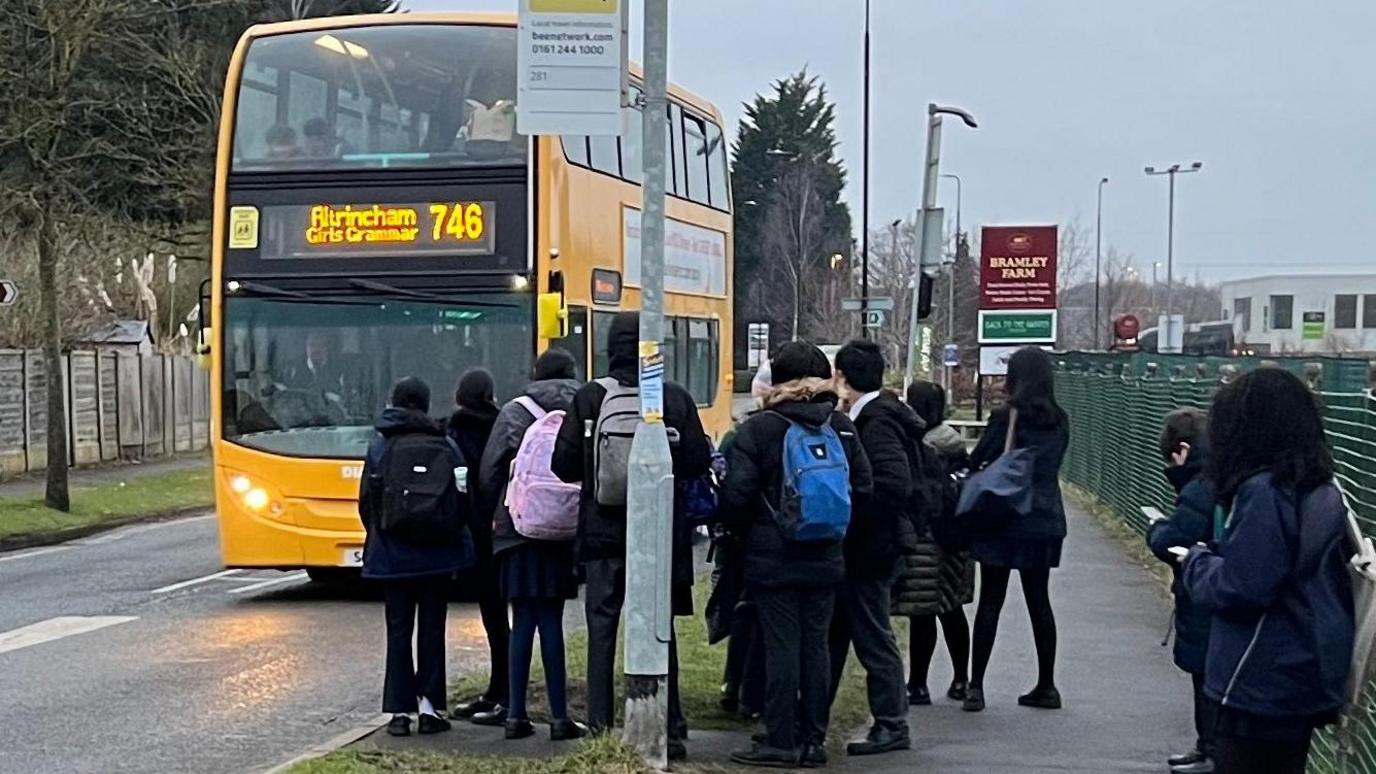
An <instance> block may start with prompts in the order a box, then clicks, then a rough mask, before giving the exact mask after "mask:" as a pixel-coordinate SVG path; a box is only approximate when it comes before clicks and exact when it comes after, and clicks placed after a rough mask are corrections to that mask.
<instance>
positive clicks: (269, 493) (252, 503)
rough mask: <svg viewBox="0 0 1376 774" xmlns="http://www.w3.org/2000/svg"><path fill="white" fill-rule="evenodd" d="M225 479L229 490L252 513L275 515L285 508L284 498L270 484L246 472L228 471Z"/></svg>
mask: <svg viewBox="0 0 1376 774" xmlns="http://www.w3.org/2000/svg"><path fill="white" fill-rule="evenodd" d="M225 480H226V483H227V484H228V486H229V491H230V492H232V493H233V494H234V498H235V499H237V500H238V501H239V504H240V505H242V506H243V507H244V509H245V510H247V511H250V512H252V513H270V514H272V515H273V516H276V515H278V514H280V513H281V512H282V510H283V506H282V498H281V497H280V496H279V495H277V494H276V493H275V492H274V491H273V488H272V487H271V486H270V485H266V484H262V483H259V482H257V481H254V480H253V479H252V478H250V477H249V476H247V475H246V474H244V473H239V472H237V471H226V472H225Z"/></svg>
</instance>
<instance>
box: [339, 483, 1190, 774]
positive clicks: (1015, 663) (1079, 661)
mask: <svg viewBox="0 0 1376 774" xmlns="http://www.w3.org/2000/svg"><path fill="white" fill-rule="evenodd" d="M1068 516H1069V522H1070V537H1069V539H1068V540H1067V543H1066V547H1065V556H1064V560H1063V564H1062V567H1061V569H1060V570H1058V571H1056V572H1055V573H1053V575H1052V592H1051V593H1052V602H1053V604H1054V605H1055V609H1056V615H1057V621H1058V624H1059V627H1060V654H1059V658H1058V673H1057V682H1058V683H1059V685H1060V688H1061V692H1062V694H1063V696H1064V698H1065V702H1066V707H1065V709H1063V710H1060V711H1058V712H1047V711H1041V710H1031V709H1025V708H1022V707H1019V706H1017V697H1018V694H1020V693H1022V692H1023V691H1025V690H1027V689H1029V688H1031V687H1032V684H1033V683H1034V682H1035V680H1036V660H1035V655H1034V651H1033V647H1032V634H1031V628H1030V624H1029V623H1028V619H1027V612H1026V607H1025V605H1024V603H1023V600H1022V593H1021V589H1020V587H1019V586H1018V584H1017V582H1016V581H1015V582H1014V583H1013V584H1011V586H1012V588H1010V589H1009V595H1008V601H1007V604H1006V605H1005V607H1004V612H1003V619H1002V621H1001V626H1000V631H999V639H998V642H997V644H996V645H995V648H994V657H993V662H992V663H991V665H990V670H989V674H988V675H987V677H986V680H985V692H986V698H987V700H988V709H987V710H985V712H983V713H981V714H968V713H965V712H962V711H961V710H960V708H959V706H958V705H957V704H955V703H954V702H950V701H947V700H946V699H945V698H944V692H945V688H946V685H947V684H948V682H949V680H950V674H951V673H950V662H949V661H948V660H947V659H946V656H945V646H944V645H941V646H939V647H938V655H937V658H936V659H935V662H934V664H933V667H932V676H931V680H932V688H933V691H934V693H938V694H941V695H942V697H941V698H938V699H937V701H936V704H935V705H934V706H931V707H920V708H914V709H913V710H912V711H911V713H910V715H909V720H910V723H911V724H912V730H913V738H914V741H915V746H914V749H913V750H912V751H910V752H904V753H896V754H892V755H885V756H879V757H875V758H862V759H855V758H851V759H847V758H845V757H844V756H839V757H837V756H833V760H832V764H831V766H830V770H832V771H840V772H865V774H909V773H910V772H914V771H932V772H941V773H942V774H999V772H1049V773H1052V772H1095V773H1096V774H1105V773H1109V772H1163V771H1166V764H1165V759H1166V757H1167V756H1168V755H1170V754H1171V753H1174V752H1179V751H1180V750H1182V749H1185V748H1186V747H1188V746H1189V745H1190V744H1192V743H1193V736H1192V724H1191V722H1190V683H1189V679H1188V677H1186V676H1185V675H1184V674H1183V673H1181V672H1180V671H1179V670H1177V669H1176V668H1175V667H1174V665H1173V664H1172V663H1171V659H1170V651H1169V648H1163V647H1161V638H1162V636H1163V634H1164V632H1165V630H1166V626H1167V624H1168V622H1169V619H1170V607H1169V603H1168V600H1167V599H1166V595H1165V593H1164V589H1162V587H1161V586H1160V584H1159V583H1158V581H1156V580H1155V579H1154V578H1152V577H1150V576H1149V575H1147V573H1146V572H1145V571H1143V569H1142V568H1141V567H1139V566H1137V565H1136V564H1134V563H1133V561H1132V560H1131V559H1129V557H1128V555H1127V554H1126V552H1125V550H1124V547H1123V546H1122V545H1121V544H1120V543H1118V542H1117V541H1116V540H1115V539H1114V538H1113V537H1111V536H1110V535H1109V534H1108V533H1107V532H1105V531H1104V529H1103V528H1102V527H1100V526H1099V524H1098V523H1097V522H1095V521H1094V520H1093V519H1092V518H1091V517H1090V516H1089V515H1087V514H1086V513H1084V512H1083V511H1081V510H1079V509H1077V508H1070V509H1069V513H1068ZM967 612H968V613H969V615H970V616H971V617H972V618H973V615H974V606H973V605H971V606H970V607H969V608H967ZM691 720H692V719H691V718H690V719H689V721H690V722H691ZM543 730H544V729H540V731H541V732H543ZM543 738H544V737H543V733H542V734H541V736H540V737H537V738H536V739H533V740H527V741H524V742H520V743H506V742H503V741H501V739H500V732H499V731H493V730H491V729H476V728H473V727H471V726H467V727H460V728H459V729H457V731H456V733H454V734H444V735H442V736H440V737H430V738H428V739H426V740H424V741H421V742H419V743H418V742H417V741H416V740H415V739H414V738H413V739H410V740H392V739H388V738H387V737H385V736H382V735H380V734H375V735H374V736H373V737H372V738H370V739H367V740H364V741H362V742H360V743H359V746H360V747H362V748H364V749H369V748H377V747H382V748H387V749H402V748H406V747H411V748H414V747H416V746H422V747H428V748H430V749H434V750H455V751H463V752H467V753H470V754H477V755H513V754H514V755H522V756H529V757H546V756H548V755H551V754H555V753H556V752H558V751H559V750H561V749H562V750H567V749H568V748H567V747H559V746H555V745H551V744H549V743H548V742H547V741H545V742H542V741H541V739H543ZM744 743H745V741H744V736H743V735H737V734H724V733H720V732H707V733H703V732H695V733H694V734H693V735H692V738H691V739H690V741H689V750H690V754H691V755H692V757H693V759H694V760H696V761H697V762H699V763H709V764H719V763H723V762H724V758H725V753H726V752H727V751H729V750H730V749H732V748H733V747H741V746H743V745H744ZM712 769H713V770H717V769H716V767H712Z"/></svg>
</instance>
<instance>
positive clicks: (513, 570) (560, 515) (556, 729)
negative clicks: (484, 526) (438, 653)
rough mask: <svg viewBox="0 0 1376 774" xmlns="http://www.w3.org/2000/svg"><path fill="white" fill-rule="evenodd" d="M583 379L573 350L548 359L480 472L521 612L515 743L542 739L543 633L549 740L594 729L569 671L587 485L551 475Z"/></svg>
mask: <svg viewBox="0 0 1376 774" xmlns="http://www.w3.org/2000/svg"><path fill="white" fill-rule="evenodd" d="M576 373H577V368H576V365H575V363H574V360H573V356H572V355H570V354H569V353H567V352H565V351H564V350H562V349H550V350H548V351H546V352H545V353H544V354H542V355H540V357H539V359H537V360H536V361H535V372H534V379H533V381H531V383H530V384H529V385H528V386H527V387H526V390H525V394H524V395H522V396H520V397H518V398H516V399H515V400H513V401H511V402H510V403H507V404H506V405H505V406H503V407H502V410H501V412H500V413H498V415H497V422H496V424H495V425H494V426H493V428H492V438H491V440H489V441H488V444H487V449H486V451H485V452H484V453H483V457H482V464H481V466H480V468H479V473H478V490H479V492H481V493H482V499H483V500H484V501H486V502H490V503H493V504H494V506H495V510H494V513H493V539H492V550H493V552H494V555H495V556H496V559H497V565H498V570H497V582H498V586H499V588H500V590H501V594H502V597H503V598H504V599H506V601H507V602H508V603H509V604H510V605H511V612H512V622H513V627H512V633H511V650H510V657H509V659H508V663H509V669H510V683H509V686H508V689H507V693H508V695H509V696H510V704H509V706H508V709H507V712H506V715H505V718H504V720H505V724H506V738H507V739H524V738H526V737H528V736H531V735H533V734H534V733H535V728H534V726H532V725H531V722H530V716H529V715H528V714H527V711H526V692H527V686H528V683H529V682H530V660H531V655H532V653H533V649H534V644H535V635H536V633H537V632H538V633H539V635H540V658H541V660H542V661H543V662H544V666H545V683H546V685H547V689H548V693H549V711H550V718H551V720H552V722H551V725H550V738H551V739H553V740H555V741H562V740H565V739H577V738H578V737H581V736H583V735H584V734H585V733H586V730H585V729H584V728H583V727H582V726H581V725H580V724H578V723H576V722H574V721H572V720H571V719H570V718H569V713H568V690H567V676H566V673H565V667H564V629H563V627H564V603H565V601H566V600H569V599H573V598H575V597H576V596H577V595H578V583H577V581H576V579H575V576H574V564H573V538H574V536H575V535H576V534H577V530H578V500H579V488H578V487H577V486H576V485H570V484H565V483H563V482H562V481H559V480H558V479H557V478H555V476H554V474H553V473H552V472H551V471H550V459H551V457H552V453H553V451H554V439H555V437H556V436H557V434H558V432H559V428H560V427H561V426H562V425H563V422H564V420H565V417H566V412H567V411H568V409H569V406H570V405H572V403H573V396H574V394H575V393H577V392H578V388H579V386H580V385H579V383H578V381H577V379H575V375H576Z"/></svg>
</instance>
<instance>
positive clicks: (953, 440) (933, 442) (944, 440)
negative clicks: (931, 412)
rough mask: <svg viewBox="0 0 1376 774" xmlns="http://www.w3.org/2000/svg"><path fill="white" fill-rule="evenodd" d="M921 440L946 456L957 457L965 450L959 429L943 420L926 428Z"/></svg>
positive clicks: (963, 439)
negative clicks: (934, 425)
mask: <svg viewBox="0 0 1376 774" xmlns="http://www.w3.org/2000/svg"><path fill="white" fill-rule="evenodd" d="M922 440H924V441H926V442H927V445H928V446H930V447H932V448H933V449H936V450H937V451H938V452H939V453H941V454H943V455H946V456H948V457H958V456H960V455H961V454H963V453H965V451H966V448H965V438H964V437H962V436H961V434H960V431H959V430H956V429H955V428H954V427H951V426H950V425H948V424H946V423H945V422H942V423H941V424H939V425H937V426H936V427H932V428H928V429H927V433H926V435H924V436H922Z"/></svg>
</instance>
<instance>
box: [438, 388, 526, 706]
mask: <svg viewBox="0 0 1376 774" xmlns="http://www.w3.org/2000/svg"><path fill="white" fill-rule="evenodd" d="M494 392H495V385H494V384H493V381H492V374H490V373H488V371H487V370H486V369H483V368H473V369H470V370H468V371H465V372H464V374H463V376H462V377H460V378H459V387H458V389H457V390H456V391H455V393H454V402H455V403H456V404H457V406H458V408H456V409H455V410H454V413H453V414H452V415H450V417H449V426H448V430H447V432H448V434H449V438H450V440H452V441H453V442H454V443H455V444H456V445H457V446H458V447H459V451H460V452H462V453H463V461H464V467H466V468H468V476H467V482H466V488H467V495H468V499H469V501H470V502H471V503H472V504H473V508H472V510H471V513H472V516H473V518H472V519H471V520H470V523H469V525H468V531H469V533H470V534H472V535H473V552H474V555H475V558H476V560H477V563H476V566H475V567H474V568H473V574H472V577H473V580H474V581H475V582H476V583H477V592H478V611H479V613H480V614H481V617H482V621H483V631H484V632H485V633H486V634H487V650H488V659H489V663H490V664H491V670H490V672H489V676H488V682H487V690H486V691H484V692H483V694H482V695H481V696H479V697H478V698H476V699H474V700H472V701H469V702H465V703H463V704H460V705H459V706H457V707H455V708H454V716H455V717H460V718H473V722H475V723H478V724H479V725H500V724H501V723H502V721H504V720H506V707H507V683H508V682H509V680H508V679H507V669H508V667H507V651H508V650H509V649H510V639H511V632H510V629H509V628H508V626H507V619H506V602H505V601H503V600H502V595H501V593H500V592H499V591H498V589H497V567H496V564H495V563H494V562H493V560H492V503H491V501H490V500H489V499H487V498H485V497H483V496H482V493H481V492H480V491H479V488H478V466H479V464H480V463H481V462H482V459H483V450H484V449H485V448H487V441H488V438H489V437H490V436H491V435H492V426H493V424H494V423H495V422H496V421H497V403H496V400H495V396H494Z"/></svg>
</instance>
